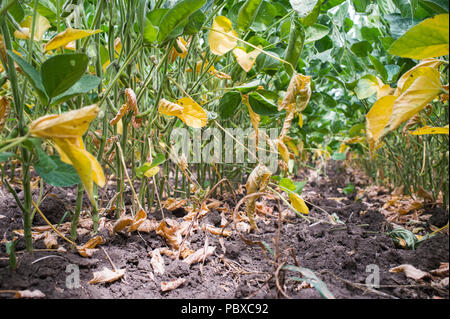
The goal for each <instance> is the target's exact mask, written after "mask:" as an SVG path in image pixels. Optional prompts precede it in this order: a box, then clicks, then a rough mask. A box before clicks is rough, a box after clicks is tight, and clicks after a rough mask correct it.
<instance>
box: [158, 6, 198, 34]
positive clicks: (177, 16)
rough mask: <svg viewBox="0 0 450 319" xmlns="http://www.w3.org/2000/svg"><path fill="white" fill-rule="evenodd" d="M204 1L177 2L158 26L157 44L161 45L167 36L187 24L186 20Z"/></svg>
mask: <svg viewBox="0 0 450 319" xmlns="http://www.w3.org/2000/svg"><path fill="white" fill-rule="evenodd" d="M205 2H206V0H184V1H180V2H178V3H177V4H176V5H174V6H173V8H172V9H170V10H169V11H167V13H166V14H165V15H164V17H163V18H162V20H161V21H162V23H161V24H159V31H158V37H157V39H158V42H159V43H162V42H163V41H164V40H166V39H167V38H168V37H169V35H170V34H171V33H172V32H173V31H174V30H176V29H177V28H178V27H180V26H181V25H182V24H183V23H184V24H185V23H187V21H188V18H189V17H190V16H191V15H192V14H193V13H194V12H196V11H197V10H199V9H200V8H201V7H202V6H203V5H204V4H205Z"/></svg>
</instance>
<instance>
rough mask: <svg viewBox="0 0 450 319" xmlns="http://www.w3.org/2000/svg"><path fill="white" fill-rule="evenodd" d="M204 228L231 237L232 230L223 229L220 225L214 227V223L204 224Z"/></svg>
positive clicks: (215, 233)
mask: <svg viewBox="0 0 450 319" xmlns="http://www.w3.org/2000/svg"><path fill="white" fill-rule="evenodd" d="M202 229H203V230H207V231H209V232H210V233H211V234H213V235H218V236H224V237H229V236H231V231H230V230H229V229H223V228H219V227H214V226H212V225H204V224H203V225H202Z"/></svg>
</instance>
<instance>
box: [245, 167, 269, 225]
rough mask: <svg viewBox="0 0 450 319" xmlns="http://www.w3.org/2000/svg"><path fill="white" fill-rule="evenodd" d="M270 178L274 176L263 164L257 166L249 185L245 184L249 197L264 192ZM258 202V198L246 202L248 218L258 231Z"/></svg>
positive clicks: (250, 177) (249, 179) (254, 197)
mask: <svg viewBox="0 0 450 319" xmlns="http://www.w3.org/2000/svg"><path fill="white" fill-rule="evenodd" d="M270 176H272V173H271V172H270V171H269V169H268V168H267V167H266V166H264V165H263V164H258V166H256V167H255V168H254V169H253V171H252V172H251V174H250V176H249V177H248V180H247V183H246V184H245V188H246V189H247V195H250V194H253V193H257V192H262V191H264V190H265V188H266V187H267V185H268V184H269V180H270ZM256 200H257V197H256V196H253V197H251V198H248V199H247V200H246V202H245V203H246V209H247V217H248V219H249V222H250V226H252V228H253V229H258V227H257V226H256V222H255V219H254V212H255V203H256Z"/></svg>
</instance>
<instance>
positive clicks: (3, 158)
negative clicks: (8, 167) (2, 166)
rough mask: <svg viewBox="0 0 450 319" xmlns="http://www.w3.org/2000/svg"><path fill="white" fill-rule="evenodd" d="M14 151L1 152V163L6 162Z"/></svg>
mask: <svg viewBox="0 0 450 319" xmlns="http://www.w3.org/2000/svg"><path fill="white" fill-rule="evenodd" d="M13 155H14V153H10V152H1V153H0V163H3V162H6V161H7V160H8V159H9V158H10V157H11V156H13Z"/></svg>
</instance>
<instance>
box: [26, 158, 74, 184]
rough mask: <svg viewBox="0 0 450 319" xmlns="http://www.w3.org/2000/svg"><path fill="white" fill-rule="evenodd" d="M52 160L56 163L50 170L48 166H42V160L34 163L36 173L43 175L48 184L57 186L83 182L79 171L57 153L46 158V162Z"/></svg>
mask: <svg viewBox="0 0 450 319" xmlns="http://www.w3.org/2000/svg"><path fill="white" fill-rule="evenodd" d="M50 161H51V162H52V163H53V165H54V168H53V169H51V170H50V171H48V170H47V168H48V166H45V165H44V166H41V164H42V162H41V161H40V160H39V162H37V163H36V164H35V165H34V169H35V171H36V173H37V174H38V175H39V176H40V177H42V179H43V180H44V181H45V182H46V183H47V184H50V185H53V186H55V187H68V186H72V185H78V184H80V183H81V180H80V178H79V177H78V173H77V171H76V170H75V168H74V167H73V166H72V165H69V164H66V163H63V162H62V161H61V159H60V158H59V157H58V156H56V155H52V156H50V157H48V159H47V160H45V162H50ZM46 165H48V164H46ZM46 167H47V168H46Z"/></svg>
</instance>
